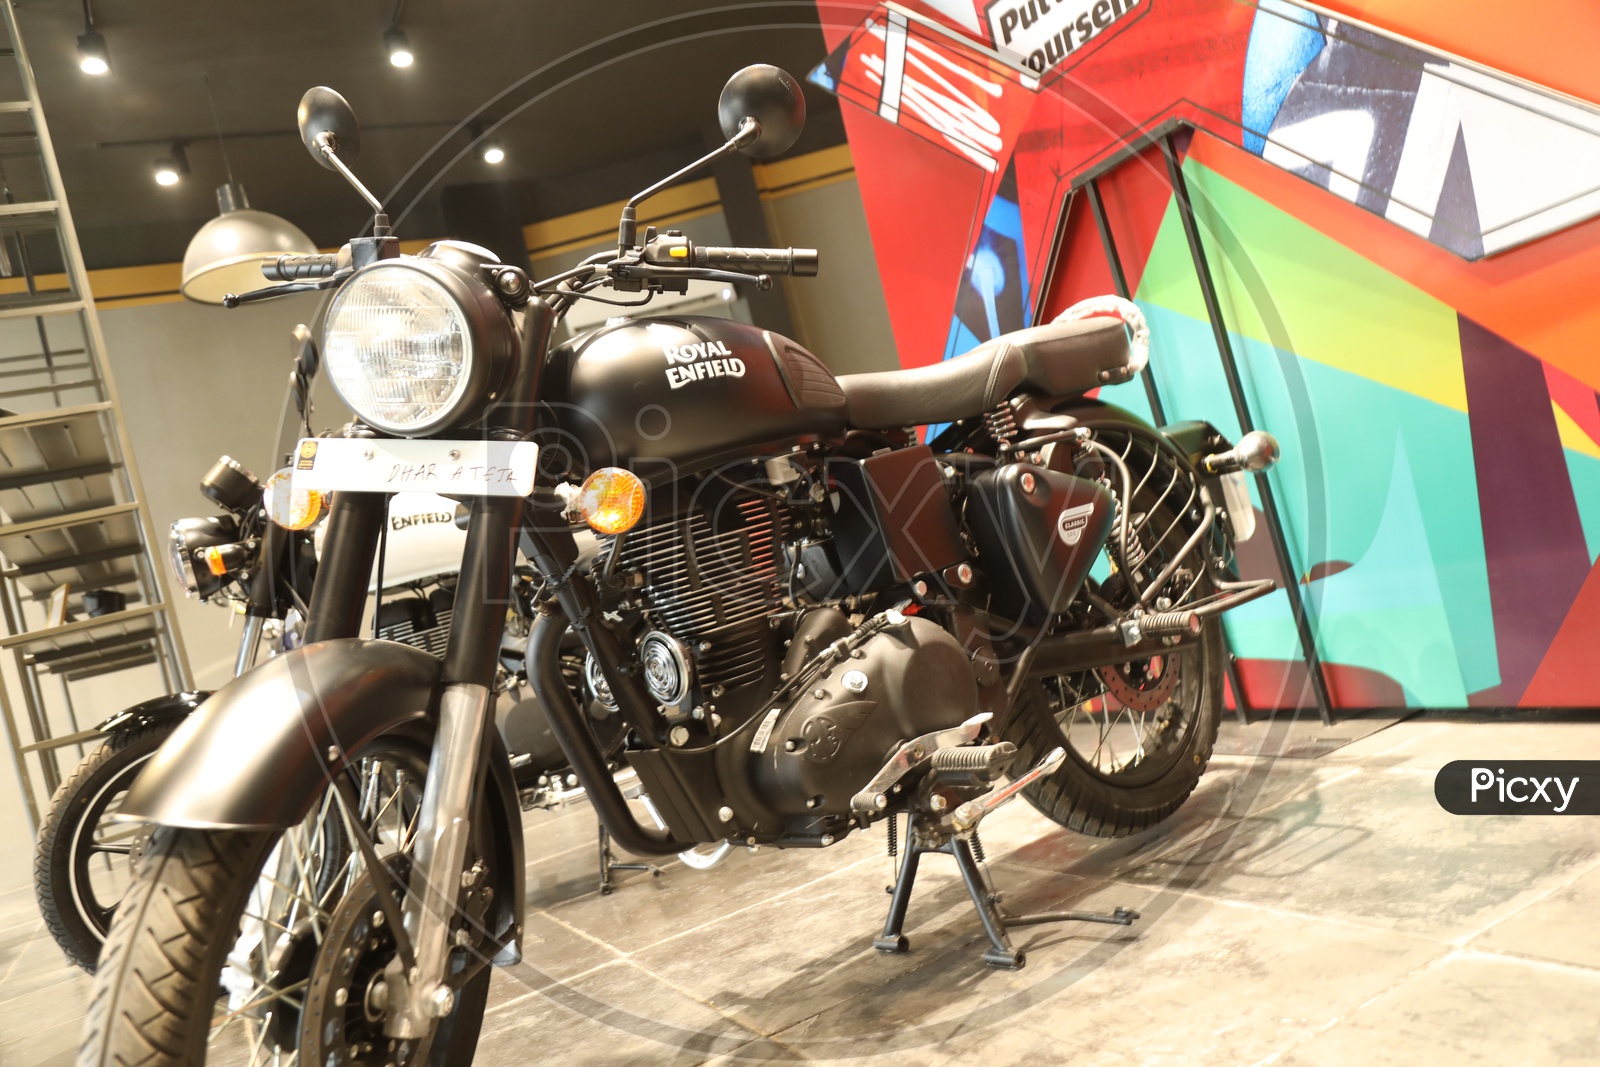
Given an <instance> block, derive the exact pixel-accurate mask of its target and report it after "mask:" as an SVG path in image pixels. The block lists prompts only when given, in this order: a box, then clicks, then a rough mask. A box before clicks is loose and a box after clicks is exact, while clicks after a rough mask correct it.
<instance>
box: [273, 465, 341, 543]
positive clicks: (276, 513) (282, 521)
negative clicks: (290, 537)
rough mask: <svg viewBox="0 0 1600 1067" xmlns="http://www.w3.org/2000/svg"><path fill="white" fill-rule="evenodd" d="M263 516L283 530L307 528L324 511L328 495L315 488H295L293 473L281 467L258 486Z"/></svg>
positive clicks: (316, 521) (326, 511)
mask: <svg viewBox="0 0 1600 1067" xmlns="http://www.w3.org/2000/svg"><path fill="white" fill-rule="evenodd" d="M261 502H262V505H263V506H264V507H265V508H266V510H267V517H268V518H270V519H271V520H272V521H273V522H275V523H277V524H278V525H279V526H282V527H283V528H284V529H285V530H309V529H310V528H311V527H313V526H315V525H316V524H317V523H319V522H321V521H322V519H323V517H324V516H326V515H327V514H328V494H327V493H323V492H319V491H318V490H316V489H296V488H295V487H294V472H293V471H292V470H291V469H290V468H288V467H285V468H283V469H282V470H280V471H279V472H278V473H276V474H274V475H273V476H272V477H270V478H268V479H267V484H266V485H264V486H263V487H262V489H261Z"/></svg>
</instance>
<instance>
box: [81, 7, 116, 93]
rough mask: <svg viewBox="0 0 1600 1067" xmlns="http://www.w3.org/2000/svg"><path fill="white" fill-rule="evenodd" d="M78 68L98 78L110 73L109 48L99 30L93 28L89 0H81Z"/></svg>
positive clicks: (92, 13) (92, 14)
mask: <svg viewBox="0 0 1600 1067" xmlns="http://www.w3.org/2000/svg"><path fill="white" fill-rule="evenodd" d="M78 69H79V70H81V71H83V72H84V73H85V74H89V75H93V76H94V77H96V78H98V77H101V76H103V75H106V74H110V73H111V49H110V48H109V47H107V45H106V39H105V36H104V35H103V34H101V33H100V31H99V30H96V29H95V28H94V12H93V11H92V10H90V8H89V0H83V34H82V35H81V36H80V37H79V38H78Z"/></svg>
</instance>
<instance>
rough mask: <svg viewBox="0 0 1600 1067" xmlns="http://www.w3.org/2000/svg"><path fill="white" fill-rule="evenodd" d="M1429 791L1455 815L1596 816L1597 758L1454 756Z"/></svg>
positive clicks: (1599, 792) (1599, 810) (1599, 811)
mask: <svg viewBox="0 0 1600 1067" xmlns="http://www.w3.org/2000/svg"><path fill="white" fill-rule="evenodd" d="M1433 795H1434V797H1435V798H1437V799H1438V801H1439V806H1440V807H1442V808H1444V810H1446V811H1448V812H1451V813H1452V814H1455V815H1600V761H1597V760H1456V761H1455V762H1453V763H1447V764H1445V766H1444V767H1443V769H1441V770H1440V771H1439V774H1438V775H1437V777H1435V778H1434V781H1433Z"/></svg>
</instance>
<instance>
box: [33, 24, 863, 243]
mask: <svg viewBox="0 0 1600 1067" xmlns="http://www.w3.org/2000/svg"><path fill="white" fill-rule="evenodd" d="M17 7H18V20H19V23H20V25H21V29H22V36H23V43H24V46H25V47H26V48H27V49H28V51H29V53H30V58H31V59H32V61H33V66H34V72H35V75H36V77H37V78H38V82H39V88H40V95H41V96H42V98H43V100H44V109H45V117H46V119H47V121H48V122H49V125H50V132H51V135H52V137H53V138H54V140H55V145H56V153H57V156H58V158H59V160H60V164H61V170H62V176H63V181H64V183H65V185H66V189H67V196H68V201H69V203H70V204H71V206H72V210H73V214H74V216H75V219H76V222H77V225H78V235H79V240H80V241H81V243H82V245H83V247H84V254H85V258H86V259H87V260H88V264H89V266H90V267H91V268H96V267H113V266H125V265H132V264H142V263H163V262H172V261H175V260H178V259H181V258H182V256H183V250H184V247H185V246H186V245H187V243H188V240H189V238H190V237H191V236H192V235H193V233H194V231H195V229H196V228H198V227H199V226H200V225H201V223H203V222H205V221H206V220H207V219H208V218H210V217H212V216H213V215H215V213H216V202H215V197H214V190H215V187H216V186H217V185H219V184H221V183H222V182H223V181H225V180H226V177H227V175H226V170H225V168H224V163H223V157H222V153H221V151H220V150H219V148H218V143H217V137H216V133H215V127H214V125H213V121H212V115H211V110H210V105H209V104H208V102H207V99H206V89H205V82H204V79H205V77H206V76H207V75H209V77H210V80H211V86H212V89H213V91H214V93H215V95H216V107H217V112H218V115H219V118H220V122H221V126H222V132H223V134H224V135H225V137H226V138H227V154H228V157H229V158H230V159H231V162H232V167H233V173H234V175H235V177H236V178H237V179H238V180H239V181H240V182H242V183H243V184H244V185H245V187H246V188H247V189H248V190H249V193H250V197H251V200H252V202H253V206H255V207H258V208H261V209H263V210H266V211H272V212H276V213H278V214H280V215H283V216H285V217H286V218H288V219H290V220H291V221H293V222H295V223H296V224H298V225H299V226H301V227H302V228H303V229H304V230H306V232H307V233H309V234H310V235H311V237H312V239H313V240H315V241H316V242H317V243H318V244H319V245H323V246H328V245H336V244H338V243H340V242H341V241H343V240H344V239H346V238H347V237H349V236H352V235H353V234H354V233H355V232H356V231H357V230H359V229H360V228H361V226H362V225H363V224H364V223H365V222H366V220H367V215H366V213H365V212H364V211H363V208H362V205H361V202H360V201H359V200H357V199H356V197H355V196H354V194H353V193H351V192H349V191H347V190H346V188H345V187H344V186H343V184H342V183H341V181H340V180H339V178H338V177H337V176H336V175H334V174H333V173H331V172H329V171H327V170H324V169H322V168H321V167H319V166H317V165H316V164H315V163H314V162H313V161H312V160H311V158H310V157H309V156H308V155H307V154H306V152H305V150H304V149H303V148H302V146H301V145H300V142H299V140H298V137H297V136H296V134H295V127H294V113H295V105H296V103H297V102H298V100H299V98H300V94H301V93H302V92H304V91H305V89H307V88H308V87H310V86H312V85H319V84H320V85H330V86H332V87H334V88H336V89H338V90H339V91H341V92H342V93H344V95H345V96H346V97H347V98H348V99H349V100H350V103H351V104H352V105H353V107H354V108H355V111H356V114H357V115H358V116H359V117H360V120H361V123H362V126H363V137H362V152H361V157H360V159H359V160H358V161H357V162H356V164H355V169H356V171H357V173H358V174H359V175H361V177H362V178H363V179H364V180H365V181H366V183H367V185H368V186H369V187H370V188H372V189H373V191H374V192H376V193H378V195H379V196H380V197H385V198H387V199H388V202H389V208H390V214H391V215H392V216H394V217H395V218H396V219H397V220H398V232H399V235H400V236H401V237H402V238H403V239H405V238H426V237H436V236H445V235H446V234H445V232H444V222H443V215H442V213H441V210H440V207H439V194H440V190H441V189H442V188H444V187H445V186H447V185H452V184H464V183H472V182H483V181H491V180H505V181H509V182H512V183H513V184H514V185H515V187H516V192H517V199H518V202H519V204H520V206H521V210H522V213H523V215H524V218H523V221H524V222H531V221H535V220H537V219H539V218H548V217H553V216H557V215H561V214H565V213H567V212H570V211H574V210H578V209H581V208H584V207H592V206H596V205H598V204H603V203H607V202H610V201H613V200H617V199H621V198H623V197H626V196H627V195H629V193H631V192H632V191H634V190H636V189H637V188H640V187H642V186H644V185H647V184H649V183H650V182H651V181H653V180H655V179H656V178H658V177H660V176H661V175H663V174H664V173H666V172H667V171H669V170H670V169H672V167H674V166H675V165H679V164H681V163H684V162H687V161H689V160H690V159H692V158H694V156H695V155H696V154H698V151H699V150H700V147H701V144H702V141H703V139H704V137H705V131H706V128H707V127H708V125H709V124H711V123H713V122H714V121H715V114H716V98H717V93H718V90H719V89H720V88H721V85H722V83H723V82H724V81H725V80H726V79H727V78H728V76H729V75H730V74H732V73H733V71H734V70H736V69H738V68H739V67H741V66H744V65H745V64H746V63H753V62H768V63H775V64H778V65H779V66H783V67H785V68H786V69H788V70H790V71H791V72H792V73H793V74H795V75H796V76H797V77H800V78H804V76H805V73H806V71H807V70H809V69H810V68H811V67H812V66H813V65H815V64H816V63H817V62H818V61H820V60H821V59H822V56H823V41H822V35H821V32H820V30H819V29H818V26H817V16H816V6H815V4H814V2H813V0H761V2H758V3H743V4H739V3H727V2H723V3H716V2H707V0H407V2H406V3H405V5H404V8H403V10H402V14H401V19H400V22H401V25H402V27H403V28H404V30H405V32H406V34H407V35H408V36H409V38H410V41H411V45H412V49H413V51H414V52H415V55H416V62H415V64H414V65H413V66H411V67H409V68H404V69H401V68H396V67H393V66H391V65H390V64H389V62H388V56H387V53H386V52H385V50H384V46H383V41H382V34H383V30H384V27H385V26H386V25H387V24H388V22H389V18H390V15H391V14H392V12H393V10H394V3H393V0H387V2H385V0H272V2H266V3H221V2H204V3H202V2H197V0H137V2H136V0H101V2H97V3H95V4H94V19H95V26H96V29H98V30H99V31H100V32H101V33H103V34H104V35H105V37H106V40H107V42H108V44H109V48H110V53H111V64H112V71H111V73H110V74H109V75H108V76H105V77H98V78H96V77H90V76H88V75H86V74H84V73H82V72H81V71H80V70H79V69H78V64H77V52H76V39H77V36H78V34H80V33H81V32H83V28H82V12H81V8H80V6H79V3H76V2H73V0H48V2H46V0H20V2H19V3H18V4H17ZM807 100H808V106H809V109H810V112H811V121H810V126H809V128H808V130H807V132H806V135H805V137H804V138H803V139H802V141H801V143H800V144H798V145H796V147H795V149H794V151H796V152H802V151H807V150H810V149H815V148H819V147H824V146H826V145H828V144H833V143H838V142H839V141H841V140H843V132H842V126H841V123H840V121H839V116H838V106H837V103H836V102H835V101H834V100H833V98H832V97H830V96H829V95H828V94H826V93H822V92H820V91H817V90H815V89H814V88H813V87H811V86H807ZM480 109H482V114H481V115H480V116H479V119H480V121H482V122H483V123H484V125H485V126H486V127H488V126H493V125H494V124H495V123H496V122H497V121H500V120H502V119H504V120H505V121H504V125H502V126H501V127H500V128H499V129H498V130H496V131H495V136H496V137H497V138H498V139H499V141H500V143H501V144H502V145H503V146H504V147H505V150H506V160H505V162H504V163H502V164H500V165H499V166H490V165H489V164H487V163H485V162H483V161H482V159H481V158H480V156H479V153H478V152H477V151H476V150H467V151H465V154H464V155H463V156H462V158H461V159H460V160H459V161H458V162H452V161H453V160H454V158H455V157H456V155H457V154H458V153H461V152H463V150H466V149H467V148H468V145H469V142H470V136H469V134H468V133H467V132H466V131H465V130H460V131H456V132H455V133H454V134H453V136H452V131H453V130H454V129H455V127H457V126H458V125H459V124H460V123H462V122H464V121H465V120H467V119H468V118H469V117H471V116H473V115H474V113H476V112H479V111H480ZM518 109H520V110H518ZM514 112H515V113H514ZM441 139H446V143H445V144H444V145H443V146H442V147H440V148H438V149H436V145H437V144H438V142H439V141H440V140H441ZM174 140H178V141H182V142H186V144H187V148H186V154H187V157H188V161H189V166H190V168H191V174H190V176H189V177H188V179H187V180H185V181H183V182H181V183H180V184H178V185H176V186H173V187H170V188H163V187H160V186H158V185H157V184H156V183H155V181H154V179H153V166H152V164H153V161H155V160H156V159H158V158H162V157H164V156H166V155H167V154H168V147H167V146H168V145H169V143H170V142H172V141H174ZM413 171H414V173H412V174H411V176H410V178H409V179H408V178H407V174H408V172H413ZM391 193H393V195H391ZM413 202H414V203H413ZM408 205H409V206H410V208H409V210H407V208H408Z"/></svg>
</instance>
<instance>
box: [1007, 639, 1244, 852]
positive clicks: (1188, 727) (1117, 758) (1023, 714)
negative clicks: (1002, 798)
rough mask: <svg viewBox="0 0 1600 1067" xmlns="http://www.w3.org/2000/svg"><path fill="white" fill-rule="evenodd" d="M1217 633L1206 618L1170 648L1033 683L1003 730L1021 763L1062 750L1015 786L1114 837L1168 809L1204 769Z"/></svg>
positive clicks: (1069, 824) (1053, 813) (1035, 801)
mask: <svg viewBox="0 0 1600 1067" xmlns="http://www.w3.org/2000/svg"><path fill="white" fill-rule="evenodd" d="M1222 669H1223V668H1222V634H1221V630H1220V624H1218V623H1217V622H1215V621H1211V622H1208V623H1207V624H1206V626H1205V629H1204V630H1203V631H1202V632H1201V636H1200V640H1199V641H1198V642H1197V643H1196V644H1195V645H1193V646H1191V647H1190V648H1188V649H1185V650H1184V651H1182V652H1180V653H1178V654H1177V655H1169V656H1156V657H1152V658H1151V659H1149V660H1145V661H1139V662H1134V663H1129V664H1118V665H1116V666H1115V667H1109V668H1102V669H1101V670H1099V671H1083V672H1080V673H1078V674H1074V675H1063V676H1061V677H1058V678H1050V679H1047V680H1045V681H1044V682H1043V683H1040V684H1035V685H1033V686H1031V687H1030V688H1029V689H1028V690H1027V691H1025V692H1024V693H1023V695H1022V696H1021V697H1020V698H1019V701H1020V706H1019V707H1018V708H1017V710H1016V714H1015V716H1014V717H1013V719H1012V724H1013V725H1012V727H1011V729H1010V730H1009V731H1008V734H1009V738H1008V739H1009V740H1011V741H1013V742H1015V743H1016V745H1017V748H1018V749H1019V751H1020V753H1021V757H1022V761H1025V762H1026V763H1035V762H1037V761H1038V760H1040V759H1042V758H1043V757H1044V755H1045V754H1046V753H1048V752H1049V751H1050V750H1051V749H1052V748H1055V747H1056V746H1058V745H1060V746H1062V747H1064V748H1065V749H1066V752H1067V758H1066V760H1065V761H1064V762H1063V763H1062V764H1061V767H1060V768H1059V769H1058V770H1057V771H1056V772H1055V773H1054V774H1052V775H1050V776H1049V777H1047V778H1044V779H1041V780H1040V781H1038V782H1035V783H1034V784H1033V785H1032V786H1029V787H1028V788H1027V789H1026V790H1024V791H1023V796H1025V797H1026V798H1027V799H1028V801H1029V803H1031V804H1032V805H1033V806H1034V807H1035V808H1037V809H1039V811H1040V812H1041V813H1043V814H1044V815H1045V816H1046V817H1048V818H1050V819H1051V820H1053V821H1054V822H1056V823H1059V824H1060V825H1062V826H1065V827H1066V828H1067V829H1069V830H1075V831H1077V832H1079V833H1084V834H1090V835H1092V836H1095V837H1122V836H1125V835H1127V834H1132V833H1137V832H1138V831H1140V830H1145V829H1148V828H1149V827H1151V826H1154V825H1155V824H1156V823H1158V822H1160V821H1161V820H1163V819H1165V818H1166V817H1167V816H1168V815H1171V814H1172V813H1173V812H1174V811H1176V810H1177V809H1178V807H1179V805H1181V804H1182V803H1183V802H1184V801H1185V800H1187V799H1188V797H1189V794H1190V793H1192V792H1194V787H1195V785H1196V783H1197V782H1199V780H1200V776H1201V775H1202V774H1203V773H1205V769H1206V764H1207V763H1208V762H1209V761H1210V759H1211V750H1212V747H1213V745H1215V743H1216V739H1217V724H1218V721H1219V717H1220V714H1221V707H1222Z"/></svg>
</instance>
